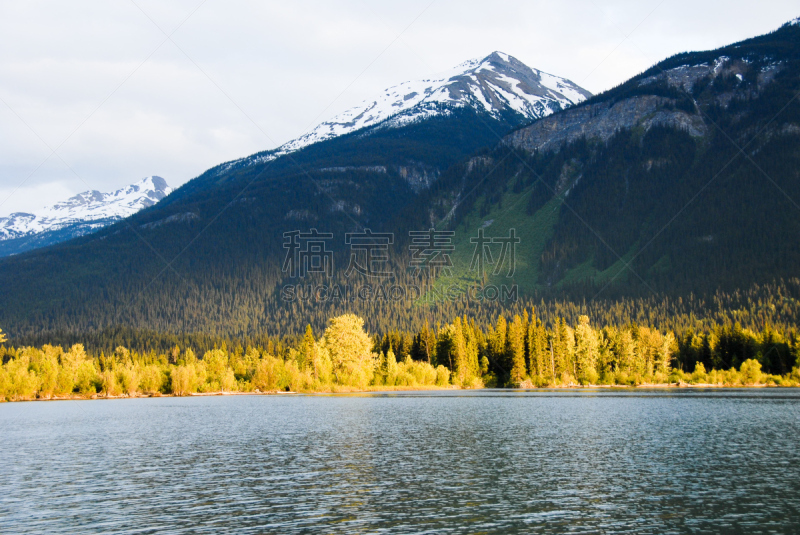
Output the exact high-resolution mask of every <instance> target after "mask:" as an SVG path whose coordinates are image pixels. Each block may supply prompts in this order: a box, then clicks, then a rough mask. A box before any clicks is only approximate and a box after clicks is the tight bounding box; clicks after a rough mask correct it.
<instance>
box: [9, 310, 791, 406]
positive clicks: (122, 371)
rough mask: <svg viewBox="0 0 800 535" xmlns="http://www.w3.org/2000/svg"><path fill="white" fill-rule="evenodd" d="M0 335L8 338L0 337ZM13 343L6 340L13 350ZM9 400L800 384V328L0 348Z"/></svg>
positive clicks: (529, 325) (518, 329) (459, 332)
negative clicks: (164, 348)
mask: <svg viewBox="0 0 800 535" xmlns="http://www.w3.org/2000/svg"><path fill="white" fill-rule="evenodd" d="M0 337H2V334H0ZM3 341H4V339H0V342H3ZM0 355H2V361H3V364H2V367H0V399H2V400H6V401H20V400H35V399H65V398H91V397H135V396H154V395H155V396H157V395H175V396H185V395H196V394H208V393H259V392H260V393H266V392H283V391H292V392H350V391H365V390H395V389H425V388H484V387H509V388H543V387H571V386H574V387H577V386H659V385H662V386H667V385H679V386H680V385H685V386H691V385H696V386H700V385H702V386H800V361H798V357H800V340H798V336H797V334H796V332H795V331H794V330H776V329H772V328H770V327H769V326H765V327H764V328H763V329H762V330H760V331H754V330H751V329H743V328H741V327H740V326H738V325H736V324H734V325H720V326H717V327H715V328H714V329H712V330H711V331H710V332H708V333H704V334H695V333H693V332H691V331H688V332H685V333H682V334H681V335H680V336H676V335H675V334H674V333H672V332H662V331H659V330H657V329H655V328H651V327H647V326H640V325H636V324H630V325H626V326H621V327H620V326H604V327H601V328H598V327H596V326H592V325H591V324H590V322H589V319H588V317H586V316H580V317H579V318H578V321H577V323H575V324H568V323H567V322H566V321H564V320H563V319H559V320H557V321H556V322H555V324H554V325H552V326H546V325H545V324H544V323H543V322H542V321H541V320H539V319H538V318H537V316H536V314H535V312H534V311H533V310H530V311H525V312H524V313H523V314H522V315H514V316H513V317H512V318H510V319H507V318H505V317H504V316H502V315H501V316H498V317H497V319H496V321H495V322H494V323H493V324H491V325H488V326H483V327H482V326H480V325H478V324H477V323H476V322H475V321H474V320H471V319H469V318H467V317H457V318H455V319H454V320H453V321H452V322H450V323H447V324H445V325H436V326H428V325H425V326H423V328H422V329H421V330H419V331H418V332H401V331H392V332H387V333H384V334H383V335H376V336H373V337H371V336H370V335H369V334H368V333H367V332H365V330H364V321H363V319H362V318H360V317H358V316H356V315H353V314H344V315H340V316H336V317H333V318H331V319H330V321H329V323H328V326H327V328H326V329H325V331H324V332H323V333H322V335H321V336H319V337H317V336H315V334H314V332H313V331H312V329H311V327H310V326H309V327H308V328H307V329H306V332H305V335H304V336H302V337H298V338H296V339H295V340H294V341H293V342H292V343H287V344H279V345H273V344H272V343H269V344H268V346H267V347H266V348H264V347H252V346H249V347H246V348H243V347H241V346H237V347H235V348H233V349H229V348H228V347H226V345H225V344H222V345H220V346H219V347H215V348H214V349H210V350H207V351H205V352H204V353H203V354H202V355H198V354H196V353H195V351H194V350H193V349H192V348H189V347H187V348H180V347H178V346H176V347H174V348H172V349H171V350H170V351H168V352H155V351H148V352H140V351H136V350H132V349H129V348H126V347H123V346H119V347H117V348H116V349H115V350H114V351H113V353H112V354H108V355H106V354H104V353H100V354H99V355H90V354H89V353H88V352H87V351H86V349H85V348H84V346H83V345H82V344H74V345H72V346H71V347H69V348H63V347H61V346H56V345H43V346H41V347H32V346H28V347H8V346H5V345H3V346H0Z"/></svg>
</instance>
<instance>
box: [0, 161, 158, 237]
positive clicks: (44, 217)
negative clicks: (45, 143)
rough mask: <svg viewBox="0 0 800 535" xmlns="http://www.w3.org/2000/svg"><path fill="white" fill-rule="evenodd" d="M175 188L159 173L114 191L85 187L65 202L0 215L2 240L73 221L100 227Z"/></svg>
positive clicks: (56, 227) (39, 231) (85, 227)
mask: <svg viewBox="0 0 800 535" xmlns="http://www.w3.org/2000/svg"><path fill="white" fill-rule="evenodd" d="M171 191H172V188H171V187H169V186H168V185H167V181H166V180H164V179H163V178H161V177H159V176H149V177H147V178H144V179H142V180H140V181H139V182H136V183H135V184H131V185H129V186H126V187H124V188H122V189H119V190H117V191H113V192H110V193H101V192H99V191H96V190H92V191H85V192H83V193H79V194H77V195H75V196H74V197H70V198H69V199H67V200H66V201H64V202H60V203H57V204H54V205H52V206H46V207H44V208H42V209H41V210H38V211H37V213H36V214H28V213H23V212H16V213H13V214H11V215H10V216H8V217H0V240H10V239H14V238H22V237H25V236H31V235H34V234H39V233H42V232H49V231H55V230H59V229H62V228H65V227H68V226H72V225H80V226H81V227H82V229H83V230H85V231H86V232H89V231H91V230H96V229H97V228H100V227H104V226H106V225H108V224H109V223H112V222H114V221H118V220H120V219H124V218H126V217H128V216H130V215H133V214H135V213H136V212H138V211H139V210H141V209H143V208H147V207H148V206H152V205H154V204H155V203H157V202H158V201H160V200H161V199H163V198H164V197H166V196H167V195H169V193H170V192H171ZM86 232H80V233H79V234H77V235H80V234H85V233H86Z"/></svg>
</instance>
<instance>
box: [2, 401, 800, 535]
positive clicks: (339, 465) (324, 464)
mask: <svg viewBox="0 0 800 535" xmlns="http://www.w3.org/2000/svg"><path fill="white" fill-rule="evenodd" d="M799 430H800V395H799V394H796V393H795V391H792V390H777V389H769V390H765V389H761V390H757V389H753V390H744V389H738V390H708V391H701V390H680V391H678V390H668V391H665V390H657V389H654V390H652V391H642V390H638V389H637V390H633V389H627V390H607V389H598V390H592V391H575V390H570V391H563V390H562V391H541V390H540V391H531V392H524V391H490V390H487V391H477V392H464V391H458V392H408V393H382V394H374V395H352V396H324V395H319V396H296V397H291V396H272V397H266V396H254V397H245V396H236V397H203V398H161V399H139V400H111V401H86V402H74V401H65V402H48V403H14V404H5V405H1V406H0V431H2V436H3V446H4V451H3V456H2V457H0V532H4V533H25V532H48V533H77V532H81V533H98V532H120V533H198V532H200V533H204V532H207V533H212V532H213V533H220V532H222V533H225V532H236V533H270V532H273V533H302V532H317V531H324V532H333V533H346V532H364V531H370V532H372V531H381V530H386V531H389V532H392V533H412V532H413V533H418V532H431V533H434V532H435V533H439V532H447V531H450V532H495V533H515V532H517V533H531V532H542V533H545V532H547V533H552V532H596V531H608V532H652V533H664V532H698V531H714V532H720V531H738V532H758V531H764V532H766V531H778V532H790V531H793V530H794V529H795V526H797V525H800V522H799V521H800V518H799V516H800V513H799V512H798V511H800V479H799V478H798V476H800V458H799V457H800V453H798V451H797V448H796V441H797V437H798V436H800V433H798V431H799Z"/></svg>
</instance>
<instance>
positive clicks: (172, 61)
mask: <svg viewBox="0 0 800 535" xmlns="http://www.w3.org/2000/svg"><path fill="white" fill-rule="evenodd" d="M137 4H138V5H139V6H141V10H140V9H138V8H137ZM198 5H200V7H199V8H198V9H197V10H196V12H194V14H192V15H191V16H190V17H189V18H188V20H186V22H185V23H183V25H182V26H180V28H179V29H178V30H177V31H176V32H175V33H174V35H173V39H174V41H175V43H177V45H178V46H175V45H174V44H173V43H171V42H169V41H167V42H164V40H165V35H164V34H163V33H162V32H161V30H160V29H159V28H158V27H156V25H154V23H153V21H154V22H155V23H156V24H157V25H158V26H159V27H160V28H161V29H163V30H164V31H165V32H167V33H170V32H172V31H173V30H175V28H177V27H178V26H179V25H180V24H181V23H182V21H184V19H186V17H187V16H188V15H189V14H190V13H191V12H192V11H193V10H194V9H195V8H197V6H198ZM142 11H144V12H145V13H146V15H145V14H144V13H143V12H142ZM420 14H421V15H420ZM797 15H798V13H796V5H795V4H794V3H792V2H781V1H776V2H771V3H770V4H769V5H767V4H761V5H760V6H759V8H758V10H753V9H752V7H751V4H749V3H745V2H729V3H728V4H726V6H725V9H724V10H722V9H719V4H718V3H717V2H711V1H707V0H698V1H694V2H688V1H679V2H671V3H666V2H664V3H662V4H659V0H647V1H644V2H642V1H638V2H633V1H608V0H605V1H604V0H596V1H595V0H586V1H573V2H531V1H497V2H494V3H491V4H487V3H486V2H477V1H474V0H463V1H458V2H456V1H454V0H437V1H436V2H434V3H433V4H432V5H431V3H430V0H407V1H403V2H398V1H388V2H380V3H376V2H368V1H356V0H349V1H336V2H323V1H320V0H307V1H295V2H276V1H259V2H256V1H252V0H238V1H229V2H224V3H223V2H219V1H217V0H207V1H206V2H204V3H202V4H201V2H200V0H191V1H189V0H186V1H183V0H179V1H174V2H159V1H156V0H136V3H133V2H119V3H112V2H88V1H85V0H73V1H72V2H66V3H65V2H56V1H54V0H53V1H35V0H31V1H26V2H3V3H2V4H0V50H3V54H2V55H1V56H0V98H2V99H3V101H4V102H5V103H6V104H7V105H8V106H10V108H11V109H13V110H14V112H16V114H18V115H19V117H21V118H22V120H20V119H19V118H18V117H17V116H16V115H15V114H14V113H12V112H11V111H10V110H9V109H8V108H7V107H6V105H4V104H2V103H0V202H3V201H5V200H6V198H8V200H7V201H5V202H4V203H3V204H2V205H0V215H6V214H8V213H10V212H14V211H33V210H36V209H37V208H38V207H40V206H42V205H44V204H48V203H50V202H54V201H57V200H60V199H62V198H64V197H67V196H69V195H71V194H75V193H77V192H80V191H83V190H85V189H87V185H88V186H89V187H90V188H92V189H99V190H104V191H109V190H112V189H116V188H119V187H121V186H124V185H126V184H129V183H132V182H134V181H136V180H138V179H140V178H142V177H144V176H147V175H151V174H157V175H161V176H164V177H165V178H167V180H168V181H169V182H170V184H171V185H173V186H177V185H180V184H182V183H183V182H185V181H187V180H189V179H191V178H193V177H194V176H197V175H198V174H200V173H201V172H203V171H204V170H205V169H207V168H209V167H211V166H213V165H216V164H217V163H220V162H222V161H227V160H231V159H234V158H237V157H241V156H245V155H247V154H251V153H253V152H256V151H259V150H264V149H268V148H272V147H274V146H276V145H279V144H281V143H283V142H285V141H288V140H290V139H293V138H295V137H297V136H299V135H300V134H302V133H303V132H304V131H305V130H307V129H308V128H310V127H312V126H314V124H315V122H318V121H321V120H325V119H327V118H330V117H332V116H333V115H335V114H336V113H339V112H342V111H344V110H345V109H347V108H349V107H350V106H353V105H355V104H358V103H359V102H361V101H362V100H364V99H366V98H370V97H371V96H372V95H373V94H374V93H376V92H378V91H380V90H381V89H383V88H384V87H387V86H391V85H395V84H396V83H399V82H401V81H404V80H407V79H414V78H420V77H425V76H428V75H431V74H433V73H435V72H438V71H442V70H445V69H448V68H450V67H452V66H453V65H455V64H458V63H460V62H462V61H464V60H466V59H468V58H473V57H482V56H484V55H486V54H488V53H489V52H491V51H493V50H502V51H505V52H508V53H510V54H512V55H514V56H516V57H517V58H519V59H520V60H522V61H524V62H526V63H527V64H529V65H531V66H533V67H537V68H540V69H542V70H545V71H547V72H551V73H553V74H557V75H559V76H565V77H567V78H570V79H572V80H573V81H574V82H576V83H579V84H581V85H583V86H584V87H586V88H587V89H589V90H590V91H593V92H599V91H601V90H603V89H607V88H609V87H612V86H614V85H616V84H618V83H620V82H622V81H624V80H625V79H626V78H627V77H629V76H632V75H634V74H636V73H638V72H640V71H641V70H643V69H645V68H647V67H648V66H649V65H651V64H652V63H653V62H655V61H658V60H660V59H663V58H664V57H667V56H669V55H672V54H674V53H677V52H682V51H685V50H697V49H706V48H714V47H717V46H721V45H724V44H726V43H729V42H733V41H736V40H740V39H744V38H746V37H749V36H753V35H757V34H760V33H764V32H767V31H769V30H772V29H774V28H776V27H777V26H779V25H780V24H782V23H783V22H785V21H787V20H789V19H791V18H794V17H796V16H797ZM150 19H152V21H151V20H150ZM404 30H405V31H404ZM401 32H404V33H402V34H401ZM631 32H633V33H631ZM399 34H401V35H400V36H399V37H398V35H399ZM628 34H630V35H629V37H626V35H628ZM178 47H180V48H178ZM181 49H182V51H181ZM184 52H185V54H184ZM186 55H188V56H189V58H191V59H188V58H187V56H186ZM145 59H147V61H145ZM143 62H144V63H143ZM131 73H133V74H131ZM209 78H210V79H211V80H210V79H209ZM212 80H213V82H212ZM215 84H217V85H219V88H218V87H217V86H216V85H215ZM220 88H221V90H220ZM223 92H224V93H223ZM226 94H227V96H226ZM109 95H110V97H109ZM107 97H108V99H107V100H104V99H106V98H107ZM229 97H230V98H229ZM231 100H232V101H233V102H232V101H231ZM98 107H99V108H98ZM242 110H243V111H242ZM87 117H89V118H88V120H87ZM254 123H255V124H254ZM28 127H30V128H32V129H33V130H35V131H36V132H37V133H38V135H39V136H41V138H42V139H43V140H44V143H43V142H42V141H41V140H40V139H38V138H37V136H36V135H34V134H33V133H32V132H31V131H30V129H29V128H28ZM73 132H74V133H73ZM65 140H66V141H65ZM62 142H63V145H61V147H60V148H59V150H58V154H59V155H60V157H61V158H63V160H64V161H65V162H66V164H67V165H65V164H64V163H62V162H61V161H60V160H59V158H58V157H56V156H53V157H51V158H50V159H49V160H48V161H47V162H46V163H45V164H44V165H41V167H40V168H39V169H38V170H36V169H37V166H40V164H41V163H42V161H43V160H44V158H46V157H47V156H48V154H49V153H50V151H49V149H48V148H47V147H46V146H45V143H46V144H48V145H50V146H51V147H56V146H58V145H60V144H62ZM34 170H36V171H35V172H34ZM76 174H77V175H78V176H79V177H80V178H77V177H76ZM23 182H24V184H23V186H22V187H20V188H19V189H17V187H18V186H19V185H20V184H21V183H23ZM15 190H16V192H15V193H13V195H12V192H14V191H15ZM9 195H10V197H9Z"/></svg>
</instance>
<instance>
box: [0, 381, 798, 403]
mask: <svg viewBox="0 0 800 535" xmlns="http://www.w3.org/2000/svg"><path fill="white" fill-rule="evenodd" d="M724 388H727V389H745V388H758V389H764V388H786V389H793V388H800V387H798V386H780V385H766V384H753V385H724V384H712V383H696V384H690V383H643V384H640V385H559V386H545V387H532V388H485V387H484V388H458V387H456V386H449V387H441V386H412V387H409V386H403V387H390V386H376V387H371V388H367V389H363V390H346V389H343V390H315V391H308V392H295V391H283V390H271V391H268V392H259V391H250V392H240V391H235V392H234V391H218V392H193V393H190V394H187V395H177V394H162V393H156V394H140V393H137V394H132V395H129V394H122V395H118V396H115V395H106V394H92V395H72V396H52V397H47V398H45V397H41V398H40V397H36V398H26V399H15V400H0V403H18V402H30V401H96V400H118V399H146V398H191V397H214V396H302V395H319V394H326V395H338V394H372V393H379V392H426V391H440V390H465V391H466V390H470V391H472V390H474V391H479V390H499V391H503V392H536V391H547V390H600V389H603V390H612V389H619V390H623V389H624V390H635V389H659V390H670V389H673V390H686V389H724Z"/></svg>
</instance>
